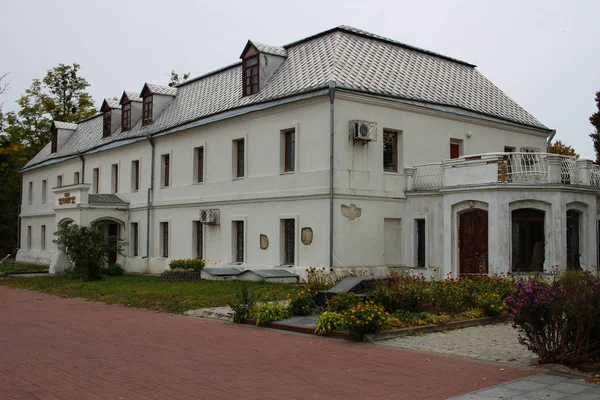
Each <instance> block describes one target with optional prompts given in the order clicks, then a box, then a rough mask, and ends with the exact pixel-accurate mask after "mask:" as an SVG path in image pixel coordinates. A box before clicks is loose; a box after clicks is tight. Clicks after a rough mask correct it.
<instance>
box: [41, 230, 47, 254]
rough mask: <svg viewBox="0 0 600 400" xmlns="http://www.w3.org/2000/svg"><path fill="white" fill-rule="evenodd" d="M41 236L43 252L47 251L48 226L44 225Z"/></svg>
mask: <svg viewBox="0 0 600 400" xmlns="http://www.w3.org/2000/svg"><path fill="white" fill-rule="evenodd" d="M40 236H41V239H40V240H41V242H40V248H41V249H42V250H46V225H42V229H41V232H40Z"/></svg>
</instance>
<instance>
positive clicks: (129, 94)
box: [119, 92, 142, 104]
mask: <svg viewBox="0 0 600 400" xmlns="http://www.w3.org/2000/svg"><path fill="white" fill-rule="evenodd" d="M123 96H127V98H128V99H129V100H130V101H138V102H141V101H142V98H141V97H140V95H139V94H138V93H137V92H123V94H122V95H121V101H122V100H123ZM119 104H120V102H119Z"/></svg>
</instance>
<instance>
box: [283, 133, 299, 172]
mask: <svg viewBox="0 0 600 400" xmlns="http://www.w3.org/2000/svg"><path fill="white" fill-rule="evenodd" d="M281 143H282V146H281V150H282V157H281V161H282V165H283V172H294V171H295V170H296V130H295V129H287V130H285V131H282V132H281Z"/></svg>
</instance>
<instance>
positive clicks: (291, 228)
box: [281, 219, 296, 265]
mask: <svg viewBox="0 0 600 400" xmlns="http://www.w3.org/2000/svg"><path fill="white" fill-rule="evenodd" d="M281 223H282V225H283V226H282V233H283V235H281V239H282V241H283V243H282V246H281V247H282V256H283V259H282V260H281V263H282V264H283V265H294V263H295V261H296V220H295V219H282V220H281Z"/></svg>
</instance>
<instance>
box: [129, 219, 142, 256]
mask: <svg viewBox="0 0 600 400" xmlns="http://www.w3.org/2000/svg"><path fill="white" fill-rule="evenodd" d="M131 243H132V255H133V256H134V257H137V256H139V255H140V235H139V225H138V223H137V222H132V223H131Z"/></svg>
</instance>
